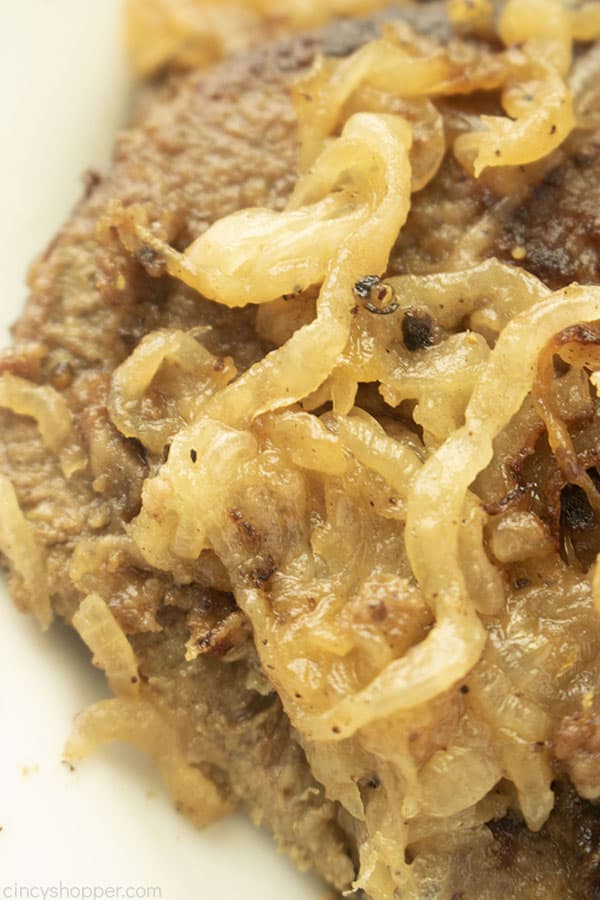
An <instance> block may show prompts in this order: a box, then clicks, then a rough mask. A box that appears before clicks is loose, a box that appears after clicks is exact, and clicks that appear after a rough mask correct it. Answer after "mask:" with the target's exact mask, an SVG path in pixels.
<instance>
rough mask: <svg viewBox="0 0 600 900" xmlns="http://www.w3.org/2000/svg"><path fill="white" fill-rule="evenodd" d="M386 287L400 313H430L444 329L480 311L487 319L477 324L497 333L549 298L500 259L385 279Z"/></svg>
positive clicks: (534, 282) (521, 272) (545, 290)
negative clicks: (467, 266)
mask: <svg viewBox="0 0 600 900" xmlns="http://www.w3.org/2000/svg"><path fill="white" fill-rule="evenodd" d="M386 284H389V285H390V287H392V288H393V290H394V295H395V300H396V301H397V303H398V304H399V309H400V310H404V309H411V308H413V307H416V308H417V309H418V308H423V307H424V308H425V309H429V310H430V311H431V315H432V316H434V317H435V319H436V321H438V322H439V324H440V325H441V326H442V327H443V328H456V327H457V326H458V325H459V324H460V322H461V321H462V319H463V318H464V317H465V316H473V313H476V312H477V311H478V310H481V311H482V313H484V314H485V315H484V316H482V318H481V319H478V320H477V321H482V322H485V324H486V326H487V330H493V331H495V332H496V333H500V331H502V329H503V328H504V327H505V326H506V325H507V324H508V323H509V322H510V320H511V319H512V318H514V316H516V315H518V314H519V313H521V312H525V311H526V310H527V309H530V307H532V306H533V305H534V304H535V303H537V302H539V300H540V299H541V298H542V297H545V296H550V291H549V289H548V288H547V287H546V286H545V285H544V284H543V283H542V282H541V281H539V279H537V278H535V276H533V275H530V274H529V273H528V272H525V271H524V270H523V269H517V268H515V267H514V266H509V265H508V264H507V263H502V262H499V261H498V260H497V259H489V260H486V261H485V262H483V263H481V264H480V265H477V266H473V268H471V269H465V270H463V271H460V272H448V273H442V274H440V275H401V276H399V277H397V278H388V279H386ZM472 326H473V323H472ZM474 327H475V329H476V330H477V328H476V326H474Z"/></svg>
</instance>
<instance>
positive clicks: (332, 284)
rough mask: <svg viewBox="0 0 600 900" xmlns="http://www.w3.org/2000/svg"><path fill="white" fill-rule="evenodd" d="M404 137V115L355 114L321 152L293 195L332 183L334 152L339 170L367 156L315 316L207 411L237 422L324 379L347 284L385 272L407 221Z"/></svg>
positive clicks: (342, 322)
mask: <svg viewBox="0 0 600 900" xmlns="http://www.w3.org/2000/svg"><path fill="white" fill-rule="evenodd" d="M410 143H411V135H410V128H409V126H408V125H407V123H406V122H404V121H403V120H402V119H400V118H398V117H392V116H384V115H373V114H369V113H362V114H360V115H358V114H357V115H355V116H352V118H350V119H349V120H348V122H347V123H346V125H345V127H344V131H343V133H342V137H341V138H340V139H339V141H338V142H336V143H335V144H334V145H333V148H335V150H334V149H333V148H332V150H331V151H330V150H329V148H328V149H327V150H326V151H325V154H324V160H325V162H324V164H323V165H321V164H320V162H317V164H316V166H315V170H314V172H312V173H310V174H309V175H307V176H306V177H305V179H302V180H301V181H300V182H299V184H298V187H297V191H296V194H295V195H294V202H300V198H302V199H303V200H304V199H307V198H308V197H309V196H310V193H311V190H312V187H313V178H314V183H315V189H316V190H317V191H320V190H322V188H323V187H324V186H327V187H329V186H330V185H331V183H332V175H333V172H331V171H330V169H329V159H330V158H331V156H332V155H333V156H334V158H335V160H336V165H338V166H339V169H338V172H339V173H340V174H341V173H343V172H344V171H345V170H346V169H350V171H351V170H352V168H353V167H354V166H355V165H356V164H357V163H359V161H360V160H364V157H365V154H369V155H370V158H371V160H372V164H371V166H370V167H369V168H368V169H367V171H366V172H365V174H364V176H363V177H362V178H361V180H362V182H363V184H362V185H361V189H360V193H359V198H360V202H361V205H362V206H363V210H364V217H363V219H362V221H361V222H360V224H358V225H357V226H356V228H355V229H354V231H352V232H351V233H350V234H349V235H347V237H346V239H345V241H344V243H343V246H342V247H340V248H339V250H338V252H337V253H336V255H335V256H333V258H332V259H331V261H330V263H329V267H328V271H327V277H326V279H325V282H324V284H323V287H322V289H321V293H320V295H319V300H318V303H317V316H316V318H315V319H314V321H313V322H311V323H310V325H306V326H305V327H303V328H301V329H299V330H298V331H297V332H296V333H295V334H294V335H293V336H292V337H291V338H290V340H289V341H288V342H287V344H285V345H284V346H283V347H282V348H281V349H279V350H275V351H273V352H272V353H269V354H268V355H267V356H266V357H265V358H264V359H263V360H262V361H261V362H259V363H257V364H255V365H254V366H252V368H251V369H250V370H249V371H248V372H246V373H244V375H242V376H241V377H240V378H239V379H238V380H237V381H235V382H234V383H233V384H232V385H230V386H229V387H228V388H226V389H225V390H223V391H221V392H220V393H219V394H218V395H217V396H216V397H214V398H213V399H211V400H210V401H209V402H208V403H207V404H206V407H205V414H206V415H208V416H210V417H212V418H217V419H221V420H222V421H224V422H227V423H228V424H230V425H233V426H237V427H240V426H243V425H244V424H246V423H248V422H251V421H252V420H253V419H254V418H256V416H257V415H260V414H261V413H264V412H268V411H272V410H274V409H278V408H280V407H282V406H289V405H290V404H291V403H293V402H295V401H297V400H301V399H302V398H303V397H305V396H307V394H310V393H311V392H312V391H314V390H316V388H317V387H319V385H320V384H321V383H322V382H323V381H325V379H326V378H327V376H328V375H329V374H330V372H331V370H332V369H333V368H334V366H335V362H336V359H337V357H338V356H339V354H340V353H341V352H342V350H343V349H344V347H345V345H346V342H347V340H348V336H349V334H350V326H351V323H352V308H353V306H354V303H355V299H354V295H353V293H352V285H354V283H355V282H356V281H358V279H359V278H361V277H363V276H364V274H365V272H369V273H371V272H373V273H381V272H383V271H384V269H385V267H386V265H387V261H388V257H389V253H390V250H391V247H392V246H393V243H394V241H395V240H396V237H397V235H398V232H399V230H400V228H401V227H402V225H403V224H404V222H405V220H406V216H407V214H408V208H409V203H410V165H409V161H408V156H409V149H410ZM283 215H284V216H285V215H286V214H285V213H284V214H283ZM312 252H314V248H313V251H312Z"/></svg>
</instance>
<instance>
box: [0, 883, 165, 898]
mask: <svg viewBox="0 0 600 900" xmlns="http://www.w3.org/2000/svg"><path fill="white" fill-rule="evenodd" d="M0 900H162V890H161V888H159V887H156V885H148V886H146V885H131V884H129V885H124V884H66V883H65V882H62V881H61V882H59V883H58V884H45V885H44V884H17V883H16V882H15V883H13V884H2V883H0Z"/></svg>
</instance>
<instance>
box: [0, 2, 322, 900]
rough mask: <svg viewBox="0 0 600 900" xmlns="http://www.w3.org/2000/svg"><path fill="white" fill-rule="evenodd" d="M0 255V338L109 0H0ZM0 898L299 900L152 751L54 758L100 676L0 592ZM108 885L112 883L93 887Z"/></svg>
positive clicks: (108, 138)
mask: <svg viewBox="0 0 600 900" xmlns="http://www.w3.org/2000/svg"><path fill="white" fill-rule="evenodd" d="M0 7H1V20H2V32H3V41H2V53H1V54H0V85H1V86H2V87H1V88H0V91H1V92H2V115H3V126H4V127H3V130H2V143H1V144H0V197H1V198H2V206H1V215H0V254H1V261H0V262H1V268H0V271H1V272H2V279H3V283H2V303H1V304H0V327H2V328H3V342H5V338H6V328H7V327H8V325H9V324H10V322H11V321H13V320H14V319H15V318H16V317H17V315H18V313H19V310H20V308H21V306H22V303H23V300H24V298H25V296H26V290H25V287H24V277H25V271H26V268H27V265H28V264H29V262H30V261H31V259H32V258H33V257H34V256H35V255H36V254H37V253H39V252H40V251H41V250H42V249H43V247H44V245H45V243H46V242H47V241H49V240H50V238H51V237H52V235H53V233H54V232H55V230H56V229H57V228H58V227H59V226H60V224H61V222H62V221H63V220H64V219H65V217H66V216H67V214H68V211H69V209H70V207H71V206H72V205H73V203H74V202H75V201H76V200H77V198H78V196H79V194H80V190H81V180H80V177H81V174H82V173H83V172H84V171H85V170H86V169H87V168H89V167H91V166H96V167H100V168H102V167H103V166H105V165H106V164H107V162H108V160H109V158H110V148H111V146H112V143H113V139H114V134H115V132H116V130H117V128H118V127H120V126H121V125H122V124H123V123H124V122H125V120H126V115H127V106H128V92H129V81H128V75H127V68H126V65H125V62H124V58H123V52H122V48H121V42H120V7H121V4H120V2H119V0H0ZM0 634H1V639H0V723H1V725H0V727H1V736H2V739H1V740H0V826H2V831H1V832H0V898H2V900H13V898H17V897H19V898H29V897H32V898H41V900H46V898H51V897H61V898H62V897H65V898H71V897H77V898H94V900H97V898H102V897H113V898H116V897H137V898H148V897H155V898H156V897H161V898H162V900H190V898H196V897H198V898H202V900H228V898H232V900H233V898H236V900H237V898H240V897H243V898H244V900H270V898H273V900H275V898H276V900H280V898H286V900H314V898H317V897H320V896H322V895H323V893H324V888H323V886H322V885H321V884H320V883H318V882H317V881H316V880H313V879H312V878H310V877H308V876H302V875H300V874H298V873H297V872H296V871H295V870H294V869H293V867H292V865H291V864H290V863H289V862H288V861H287V860H286V859H285V858H283V857H281V856H279V855H278V854H277V852H276V850H275V848H274V846H273V845H272V843H271V840H270V839H269V837H268V836H267V835H265V834H263V833H261V832H259V831H256V830H255V829H253V828H252V827H251V826H250V825H249V824H248V823H247V822H246V821H245V820H244V819H242V818H241V817H233V818H231V819H230V820H228V821H226V822H223V823H220V824H218V825H216V826H213V827H212V828H209V829H207V830H206V831H204V832H198V831H196V830H195V829H194V828H193V827H192V826H191V825H189V824H188V823H187V822H186V821H185V820H184V819H182V818H181V817H180V816H178V815H177V813H175V811H174V810H173V808H172V806H171V804H170V801H169V798H168V797H167V796H166V794H165V792H164V790H163V788H162V786H161V785H160V783H159V782H158V780H157V778H156V775H155V773H154V771H153V769H152V766H151V765H150V764H149V763H148V761H147V760H146V759H145V758H144V757H143V756H141V755H140V754H137V753H136V752H135V751H134V750H132V749H129V748H125V747H116V746H115V747H112V748H107V749H106V750H104V751H102V752H100V753H98V754H97V755H96V756H95V757H93V758H92V759H90V760H88V761H86V762H85V763H82V764H81V765H80V766H79V767H78V769H77V771H76V772H74V773H71V772H69V771H68V770H67V769H66V767H65V766H63V765H62V764H61V752H62V748H63V745H64V741H65V738H66V737H67V735H68V733H69V730H70V727H71V722H72V720H73V717H74V715H75V714H76V713H77V712H78V711H79V710H80V709H81V708H83V707H84V706H86V705H87V704H89V703H91V702H93V701H94V700H96V699H98V698H99V697H101V696H103V694H104V691H105V688H104V683H103V678H102V677H101V675H100V674H99V673H97V672H95V671H94V670H92V668H91V666H90V664H89V658H88V654H87V651H86V650H85V649H84V648H83V647H82V645H81V644H80V643H79V641H78V639H77V638H76V637H75V635H72V634H71V633H70V632H68V631H67V629H65V628H64V627H61V626H59V625H55V626H53V628H52V629H51V630H50V632H49V633H48V634H46V635H41V634H40V633H39V631H38V629H37V628H36V626H35V624H34V623H33V622H32V621H30V620H29V619H28V618H27V617H25V616H22V615H21V614H19V613H17V612H16V611H15V610H14V609H13V607H12V604H11V603H10V602H9V599H8V596H7V594H6V591H5V590H3V591H2V596H0ZM105 888H111V889H112V890H105Z"/></svg>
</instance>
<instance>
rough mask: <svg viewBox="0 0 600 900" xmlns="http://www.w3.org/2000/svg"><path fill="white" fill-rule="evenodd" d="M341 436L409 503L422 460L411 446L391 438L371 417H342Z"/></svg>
mask: <svg viewBox="0 0 600 900" xmlns="http://www.w3.org/2000/svg"><path fill="white" fill-rule="evenodd" d="M336 421H337V426H338V428H339V432H340V437H341V439H342V442H343V444H344V446H345V447H347V448H348V450H350V452H351V453H352V455H353V456H355V457H356V459H357V460H358V461H359V462H361V463H362V464H363V465H365V466H367V467H368V468H369V469H372V470H373V471H374V472H377V474H378V475H381V477H382V478H385V480H386V481H387V483H388V484H389V485H390V487H391V488H392V490H393V491H394V493H395V494H396V495H397V496H398V497H399V498H401V499H403V500H405V499H406V497H407V495H408V491H409V490H410V485H411V482H412V480H413V478H414V477H415V475H416V473H417V472H418V471H419V469H420V468H421V460H420V459H419V457H418V456H417V454H416V453H415V452H414V450H411V449H410V448H409V447H406V446H403V445H402V444H401V443H400V442H399V441H396V440H394V439H393V438H390V437H388V436H387V434H386V433H385V431H384V430H383V428H382V427H381V425H380V424H379V423H378V422H377V420H376V419H373V418H372V417H371V416H366V415H361V416H360V417H359V416H348V417H344V416H339V417H338V418H337V420H336Z"/></svg>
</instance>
